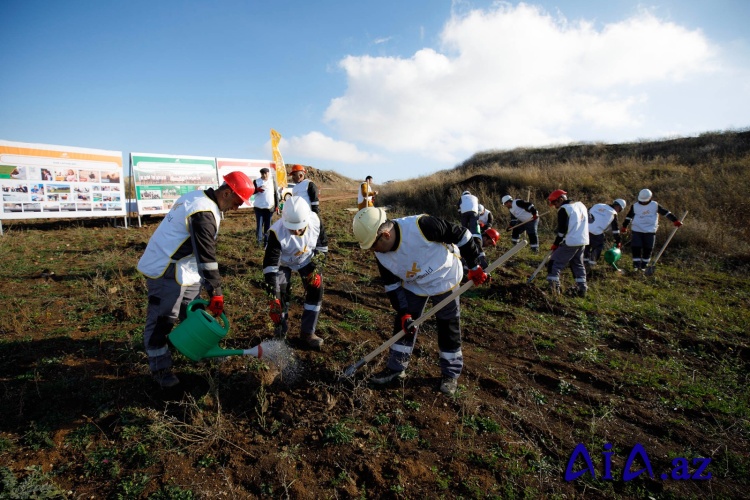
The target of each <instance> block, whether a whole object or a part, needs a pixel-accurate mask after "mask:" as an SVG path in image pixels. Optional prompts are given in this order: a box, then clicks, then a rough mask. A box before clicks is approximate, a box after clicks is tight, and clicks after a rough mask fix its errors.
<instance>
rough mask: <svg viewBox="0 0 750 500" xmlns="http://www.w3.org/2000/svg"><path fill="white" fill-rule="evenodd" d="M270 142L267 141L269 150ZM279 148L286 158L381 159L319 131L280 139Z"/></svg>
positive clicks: (350, 161) (348, 160)
mask: <svg viewBox="0 0 750 500" xmlns="http://www.w3.org/2000/svg"><path fill="white" fill-rule="evenodd" d="M270 144H271V143H270V142H269V143H268V148H269V150H270V147H271V145H270ZM279 150H280V151H281V152H282V154H283V155H284V156H285V157H288V158H308V159H316V160H327V161H336V162H344V163H374V162H379V161H383V159H382V158H381V157H380V156H378V155H375V154H372V153H367V152H363V151H360V150H359V149H358V148H357V146H356V145H355V144H352V143H349V142H344V141H337V140H335V139H332V138H330V137H328V136H326V135H324V134H322V133H320V132H310V133H308V134H305V135H303V136H301V137H290V138H289V139H288V140H287V139H285V138H282V139H281V142H280V144H279Z"/></svg>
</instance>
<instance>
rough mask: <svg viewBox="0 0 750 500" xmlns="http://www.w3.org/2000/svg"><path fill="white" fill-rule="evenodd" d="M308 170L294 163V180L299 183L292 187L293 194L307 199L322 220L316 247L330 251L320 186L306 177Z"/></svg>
mask: <svg viewBox="0 0 750 500" xmlns="http://www.w3.org/2000/svg"><path fill="white" fill-rule="evenodd" d="M306 175H307V171H306V170H305V167H303V166H302V165H292V180H293V181H294V182H296V183H297V184H296V185H295V186H294V188H292V195H294V196H299V197H300V198H302V199H303V200H305V201H306V202H307V203H308V204H309V205H310V209H311V210H312V211H313V213H315V215H317V216H318V219H319V220H320V241H318V244H319V245H320V246H319V247H318V248H316V251H317V252H323V253H324V254H327V253H328V237H327V236H326V230H325V227H324V226H323V219H322V218H321V217H320V193H319V191H318V186H317V185H316V184H315V183H314V182H313V181H311V180H310V179H306V178H305V177H306Z"/></svg>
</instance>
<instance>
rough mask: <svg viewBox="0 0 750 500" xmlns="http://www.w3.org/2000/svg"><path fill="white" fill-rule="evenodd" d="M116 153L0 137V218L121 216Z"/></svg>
mask: <svg viewBox="0 0 750 500" xmlns="http://www.w3.org/2000/svg"><path fill="white" fill-rule="evenodd" d="M123 177H124V176H123V168H122V152H121V151H105V150H99V149H89V148H77V147H70V146H54V145H49V144H31V143H24V142H11V141H0V190H1V191H2V196H3V199H2V205H0V219H38V218H56V217H57V218H73V217H97V216H106V217H114V216H124V215H125V184H124V182H125V181H124V178H123Z"/></svg>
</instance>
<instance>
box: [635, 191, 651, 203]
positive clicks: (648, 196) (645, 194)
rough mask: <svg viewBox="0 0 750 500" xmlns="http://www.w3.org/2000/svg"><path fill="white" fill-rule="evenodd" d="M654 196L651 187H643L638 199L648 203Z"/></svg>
mask: <svg viewBox="0 0 750 500" xmlns="http://www.w3.org/2000/svg"><path fill="white" fill-rule="evenodd" d="M652 196H653V193H651V190H650V189H641V192H640V193H638V201H640V202H642V203H646V202H647V201H648V200H650V199H651V197H652Z"/></svg>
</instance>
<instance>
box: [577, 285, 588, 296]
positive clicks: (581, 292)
mask: <svg viewBox="0 0 750 500" xmlns="http://www.w3.org/2000/svg"><path fill="white" fill-rule="evenodd" d="M587 291H588V289H587V288H586V287H582V286H581V287H578V289H577V290H576V293H577V295H578V296H579V297H585V296H586V292H587Z"/></svg>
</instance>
